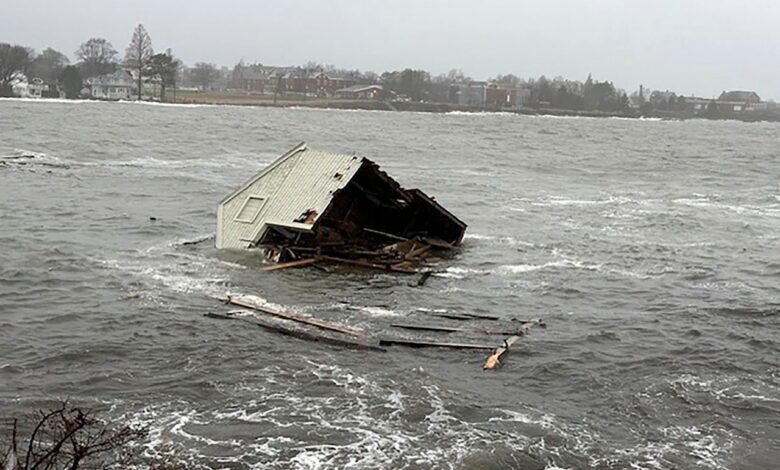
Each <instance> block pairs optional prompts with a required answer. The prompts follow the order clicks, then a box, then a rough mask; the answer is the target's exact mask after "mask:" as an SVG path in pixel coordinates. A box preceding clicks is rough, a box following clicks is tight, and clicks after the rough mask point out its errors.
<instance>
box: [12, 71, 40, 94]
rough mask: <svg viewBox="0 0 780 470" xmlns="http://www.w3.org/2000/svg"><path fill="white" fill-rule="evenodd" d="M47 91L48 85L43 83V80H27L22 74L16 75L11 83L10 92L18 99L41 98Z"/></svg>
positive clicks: (35, 78) (34, 78)
mask: <svg viewBox="0 0 780 470" xmlns="http://www.w3.org/2000/svg"><path fill="white" fill-rule="evenodd" d="M48 89H49V85H46V84H45V83H43V79H41V78H38V77H33V78H27V76H26V75H24V74H17V75H16V77H14V79H13V81H12V82H11V90H12V91H13V93H14V95H16V96H18V97H20V98H41V97H42V96H43V93H44V92H46V91H48Z"/></svg>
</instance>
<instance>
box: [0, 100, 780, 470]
mask: <svg viewBox="0 0 780 470" xmlns="http://www.w3.org/2000/svg"><path fill="white" fill-rule="evenodd" d="M96 118H98V119H99V121H100V123H101V126H100V128H101V129H102V130H101V131H100V132H94V129H95V125H94V122H95V119H96ZM34 128H44V129H48V128H56V129H57V130H58V132H56V133H52V132H41V133H36V132H28V131H25V132H21V131H20V129H27V130H29V129H34ZM290 128H295V129H299V130H301V131H300V132H303V134H300V135H295V136H294V138H293V137H290V132H289V129H290ZM778 130H780V128H779V127H778V126H777V125H775V124H761V123H758V124H749V125H748V124H744V123H737V122H705V121H689V122H654V121H629V120H596V119H557V118H531V117H518V116H513V115H479V114H475V115H471V114H454V115H428V114H414V113H408V114H401V113H371V112H343V111H341V112H338V111H327V110H306V109H293V110H280V109H256V108H230V107H187V106H182V107H176V106H152V105H134V104H109V103H76V104H73V103H57V102H36V103H32V102H23V101H8V100H5V101H0V134H1V135H2V137H3V138H2V141H1V142H0V218H1V219H2V223H0V246H1V247H2V250H0V383H2V384H3V386H2V387H0V403H2V405H3V407H2V415H3V417H9V416H12V415H16V414H19V413H21V412H24V411H27V410H29V409H31V408H33V407H35V406H38V405H40V404H42V403H44V402H45V401H46V400H49V399H51V398H52V397H64V396H70V397H71V398H72V399H75V400H77V401H80V402H84V403H87V404H91V405H93V406H99V407H102V408H103V409H105V411H106V413H108V414H109V415H111V416H113V417H117V418H119V417H123V418H125V419H128V420H131V421H133V422H138V423H143V424H147V425H149V426H150V428H151V430H152V433H151V436H150V439H149V441H148V442H146V443H144V446H145V449H146V453H147V455H148V456H149V458H150V459H151V458H154V456H155V455H162V454H163V453H165V452H168V451H170V450H173V452H174V454H175V455H176V456H177V457H176V458H178V459H180V460H182V461H183V462H186V463H187V464H188V465H189V466H191V467H193V468H199V467H200V468H214V467H225V468H250V467H255V468H301V469H309V468H311V469H314V468H344V467H351V468H399V467H400V468H410V469H412V468H540V469H541V468H550V469H552V468H586V467H595V468H629V467H630V468H647V469H658V468H735V469H737V468H772V465H773V464H774V462H775V461H776V459H777V458H778V457H780V437H779V436H778V431H777V430H778V429H779V428H780V418H778V416H780V375H778V374H780V372H778V370H780V368H779V367H778V359H777V358H778V357H779V356H778V352H780V351H779V349H780V343H779V342H778V333H780V331H779V330H780V329H779V328H778V325H779V324H780V317H779V316H778V312H779V311H780V298H779V291H778V283H777V281H778V279H779V278H778V273H780V268H779V267H780V255H778V253H780V249H779V248H780V246H778V245H780V236H778V233H779V231H778V229H779V228H780V187H779V186H778V176H780V167H779V166H778V162H779V161H780V160H779V159H778V152H777V147H776V142H777V137H778ZM302 139H306V140H308V141H310V142H311V143H312V144H314V145H315V146H317V147H321V148H326V149H332V150H341V151H357V152H359V153H363V154H366V155H370V156H371V157H373V158H374V159H375V160H377V161H379V162H380V163H381V164H382V165H383V167H384V168H385V169H387V170H388V171H389V172H390V173H391V174H393V175H394V176H397V177H398V179H399V180H401V181H402V182H404V183H405V184H407V185H408V186H418V187H421V188H423V189H425V190H426V191H429V192H430V193H432V194H435V195H436V196H437V198H438V200H440V201H442V203H443V204H445V205H446V206H447V207H449V208H451V209H452V210H453V211H454V212H456V213H457V214H458V215H460V216H461V217H462V218H463V219H465V220H466V221H467V222H468V223H469V225H470V227H469V232H468V234H467V237H466V240H465V242H464V246H463V248H462V249H461V250H460V251H459V252H458V253H457V254H456V255H455V256H454V257H452V258H451V259H447V260H445V261H444V268H445V271H444V272H443V273H441V274H439V275H437V276H435V277H434V278H432V279H431V280H430V281H429V283H428V284H427V285H426V287H425V288H422V289H420V288H413V287H410V286H409V280H408V279H406V278H397V277H395V276H388V275H383V274H374V273H363V272H352V273H349V272H344V273H337V274H333V275H323V273H321V272H319V271H317V270H301V271H289V272H276V273H262V272H260V271H259V270H258V269H256V268H258V267H259V266H261V265H262V260H260V259H259V258H257V257H255V256H251V255H245V254H239V253H217V252H216V250H214V249H213V247H212V245H213V238H212V237H213V229H214V217H215V213H216V202H217V201H218V200H219V199H220V198H221V197H222V196H223V195H224V194H225V193H227V192H229V191H230V190H231V189H232V188H233V187H235V185H237V184H239V183H240V182H242V181H243V180H244V179H245V178H246V176H247V175H248V174H251V173H253V172H255V171H257V170H258V169H260V168H262V167H263V166H264V165H265V164H267V163H268V162H270V161H272V159H273V158H275V155H277V154H278V153H280V152H282V151H283V150H285V149H286V148H288V147H290V146H291V145H293V144H295V143H296V141H298V140H302ZM356 142H357V143H359V148H355V145H356ZM667 143H674V144H673V145H672V144H668V145H667ZM735 149H740V150H739V152H736V153H735ZM226 290H230V291H234V292H243V293H251V294H254V295H257V296H259V297H260V298H261V299H266V300H267V301H268V302H273V303H276V304H279V305H284V306H291V307H294V308H296V309H299V310H301V311H304V312H307V313H311V314H316V315H318V316H321V317H324V318H328V319H332V320H336V321H341V322H344V323H348V324H351V325H353V326H355V327H359V328H365V329H367V330H375V329H381V328H385V327H387V326H388V325H389V324H390V323H392V322H394V321H397V320H398V319H402V318H409V319H410V320H411V319H416V318H424V316H425V315H426V312H430V311H436V310H439V311H452V312H462V311H472V312H480V313H485V314H492V315H499V316H503V317H507V318H509V317H521V318H532V317H542V318H545V319H546V320H547V321H548V324H549V325H550V327H549V328H548V329H547V330H543V331H537V332H534V333H533V334H532V335H530V336H529V337H527V338H526V339H524V342H523V343H522V345H520V346H519V348H518V350H517V352H516V353H515V354H513V356H512V358H511V359H510V360H509V362H508V363H507V364H506V366H505V367H504V368H503V369H502V370H500V371H498V372H496V373H490V374H484V373H482V371H481V370H480V363H481V361H482V359H483V357H482V355H481V354H479V353H475V354H472V353H468V352H452V351H406V350H402V349H398V350H392V351H391V352H390V353H387V354H366V353H358V352H354V351H341V350H338V349H333V348H329V347H326V346H317V345H311V344H308V343H301V342H298V341H296V340H293V339H290V338H285V337H278V336H275V335H273V334H270V333H266V332H264V331H258V330H255V329H246V328H242V327H241V326H239V325H236V324H232V323H220V322H214V321H212V320H208V319H206V318H203V317H202V314H203V313H206V312H209V311H213V310H219V309H220V307H219V306H218V305H215V304H214V303H213V302H211V301H210V300H209V299H208V298H206V297H205V296H203V295H202V294H203V293H208V292H224V291H226Z"/></svg>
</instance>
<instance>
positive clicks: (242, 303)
mask: <svg viewBox="0 0 780 470" xmlns="http://www.w3.org/2000/svg"><path fill="white" fill-rule="evenodd" d="M211 297H213V298H215V299H217V300H220V301H222V302H225V303H228V304H232V305H238V306H239V307H244V308H249V309H252V310H257V311H258V312H263V313H266V314H268V315H272V316H274V317H279V318H284V319H285V320H291V321H294V322H298V323H303V324H306V325H311V326H315V327H317V328H320V329H323V330H330V331H335V332H338V333H344V334H345V335H350V336H360V335H361V333H360V332H359V331H357V330H354V329H352V328H349V327H346V326H341V325H336V324H334V323H329V322H326V321H323V320H318V319H316V318H311V317H304V316H301V315H296V314H294V313H292V312H282V311H280V310H273V309H270V308H268V307H263V306H260V305H257V304H255V303H253V302H250V301H248V300H245V299H241V298H236V297H235V296H230V295H212V296H211Z"/></svg>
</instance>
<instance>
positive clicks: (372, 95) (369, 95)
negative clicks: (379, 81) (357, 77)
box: [335, 85, 395, 101]
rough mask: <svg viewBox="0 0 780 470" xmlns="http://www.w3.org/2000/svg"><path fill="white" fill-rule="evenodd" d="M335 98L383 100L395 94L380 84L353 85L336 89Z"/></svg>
mask: <svg viewBox="0 0 780 470" xmlns="http://www.w3.org/2000/svg"><path fill="white" fill-rule="evenodd" d="M335 95H336V97H337V98H343V99H349V100H377V101H385V100H389V99H392V98H393V97H394V96H395V93H393V92H392V91H391V90H386V89H385V88H384V87H382V85H353V86H350V87H346V88H341V89H339V90H336V92H335Z"/></svg>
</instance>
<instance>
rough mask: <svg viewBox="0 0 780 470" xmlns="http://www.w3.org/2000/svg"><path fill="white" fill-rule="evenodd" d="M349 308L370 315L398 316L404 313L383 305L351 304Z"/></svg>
mask: <svg viewBox="0 0 780 470" xmlns="http://www.w3.org/2000/svg"><path fill="white" fill-rule="evenodd" d="M349 309H350V310H357V311H359V312H361V313H364V314H366V315H370V316H372V317H398V316H401V315H403V314H402V313H400V312H396V311H395V310H391V309H389V308H383V307H371V306H360V305H351V306H349Z"/></svg>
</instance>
